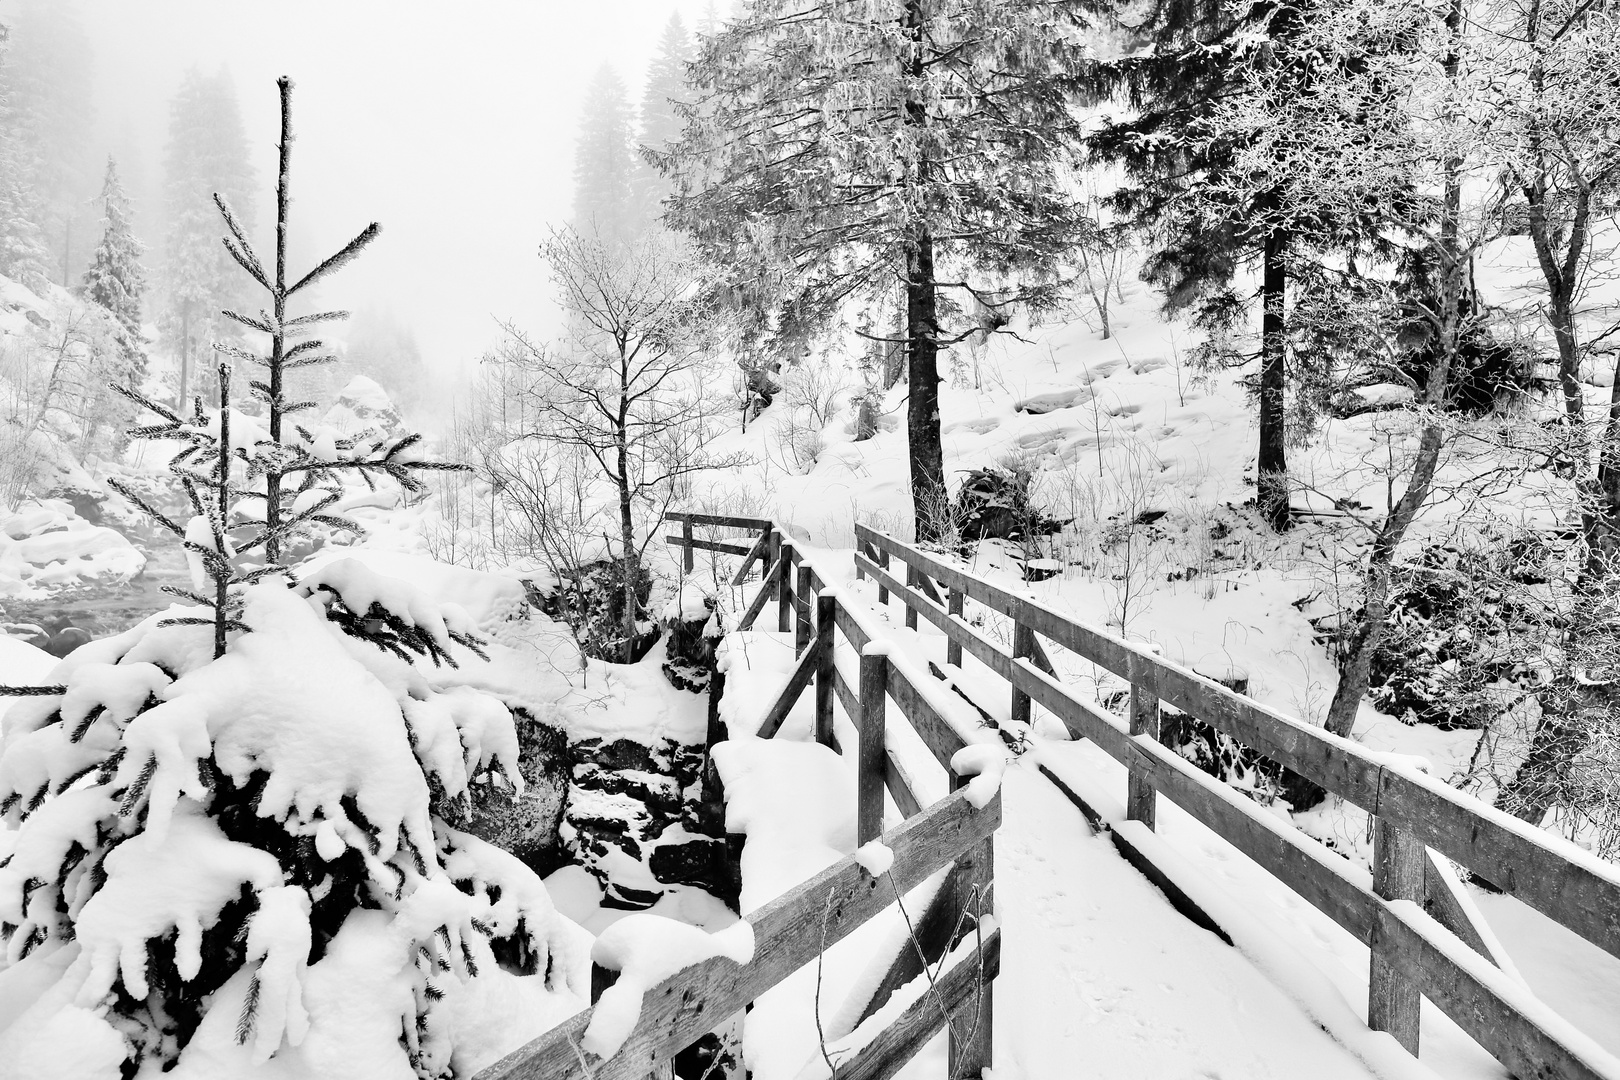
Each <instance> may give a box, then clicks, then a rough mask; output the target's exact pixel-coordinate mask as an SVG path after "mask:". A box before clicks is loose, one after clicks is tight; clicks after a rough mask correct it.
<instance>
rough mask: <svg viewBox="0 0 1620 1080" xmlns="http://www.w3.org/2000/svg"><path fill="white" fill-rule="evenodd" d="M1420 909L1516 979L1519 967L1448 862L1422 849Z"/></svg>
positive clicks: (1426, 849) (1428, 850)
mask: <svg viewBox="0 0 1620 1080" xmlns="http://www.w3.org/2000/svg"><path fill="white" fill-rule="evenodd" d="M1423 910H1424V911H1426V912H1428V913H1429V916H1430V918H1432V919H1434V920H1435V921H1436V922H1438V923H1439V924H1440V925H1441V926H1444V927H1445V928H1446V929H1447V930H1450V931H1451V932H1452V933H1453V934H1456V935H1457V937H1458V938H1460V939H1461V940H1462V943H1463V944H1464V945H1467V946H1468V947H1469V948H1470V949H1473V950H1474V951H1475V952H1477V953H1479V955H1481V956H1483V957H1484V958H1485V959H1487V960H1489V961H1490V962H1491V963H1493V964H1495V965H1496V966H1497V967H1499V968H1501V969H1502V970H1503V971H1505V972H1507V973H1508V974H1510V975H1512V976H1514V977H1515V978H1518V977H1519V976H1518V967H1517V966H1516V965H1515V964H1514V963H1513V960H1512V958H1511V957H1509V956H1508V954H1507V951H1506V950H1505V949H1503V948H1502V943H1501V942H1500V941H1499V940H1497V937H1496V932H1495V931H1493V930H1492V929H1491V928H1490V924H1489V923H1487V922H1486V921H1485V915H1484V913H1483V912H1481V911H1480V910H1479V905H1477V904H1475V903H1474V898H1473V897H1472V896H1469V895H1468V891H1467V889H1466V887H1465V886H1464V885H1463V883H1462V882H1461V881H1460V880H1458V878H1457V872H1456V871H1455V870H1453V869H1452V868H1451V862H1450V860H1448V859H1446V858H1444V857H1443V856H1440V855H1437V854H1435V853H1434V852H1433V851H1431V850H1430V849H1428V848H1424V849H1423Z"/></svg>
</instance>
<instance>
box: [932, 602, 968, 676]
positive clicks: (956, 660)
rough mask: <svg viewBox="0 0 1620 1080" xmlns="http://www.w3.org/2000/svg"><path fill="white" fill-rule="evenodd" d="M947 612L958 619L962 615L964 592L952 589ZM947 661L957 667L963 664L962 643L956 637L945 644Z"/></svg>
mask: <svg viewBox="0 0 1620 1080" xmlns="http://www.w3.org/2000/svg"><path fill="white" fill-rule="evenodd" d="M946 614H948V615H952V616H954V617H956V618H958V619H960V618H961V617H962V594H961V593H959V592H957V591H956V590H955V589H952V590H951V602H950V606H949V607H948V608H947V609H946ZM935 625H938V624H937V623H936V624H935ZM945 662H946V663H947V664H954V665H955V666H956V667H961V666H962V644H961V642H959V641H957V640H956V639H955V638H950V639H949V640H948V641H947V643H946V645H945Z"/></svg>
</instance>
